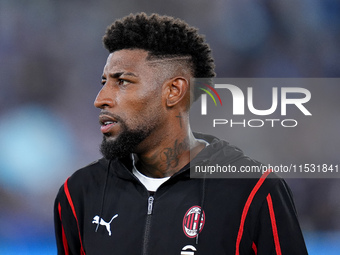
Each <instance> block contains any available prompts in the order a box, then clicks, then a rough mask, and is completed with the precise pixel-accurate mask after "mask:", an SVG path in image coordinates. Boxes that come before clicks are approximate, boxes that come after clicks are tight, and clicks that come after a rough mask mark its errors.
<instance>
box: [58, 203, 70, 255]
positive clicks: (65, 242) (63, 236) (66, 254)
mask: <svg viewBox="0 0 340 255" xmlns="http://www.w3.org/2000/svg"><path fill="white" fill-rule="evenodd" d="M58 212H59V218H60V222H61V233H62V234H61V235H62V241H63V246H64V251H65V255H69V253H68V244H67V239H66V235H65V231H64V226H63V223H62V220H61V206H60V203H58Z"/></svg>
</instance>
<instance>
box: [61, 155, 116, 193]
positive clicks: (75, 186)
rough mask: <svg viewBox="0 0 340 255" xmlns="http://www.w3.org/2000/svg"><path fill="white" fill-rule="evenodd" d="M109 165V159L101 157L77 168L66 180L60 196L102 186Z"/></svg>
mask: <svg viewBox="0 0 340 255" xmlns="http://www.w3.org/2000/svg"><path fill="white" fill-rule="evenodd" d="M108 167H109V161H108V160H106V159H104V158H101V159H99V160H96V161H94V162H92V163H90V164H88V165H87V166H84V167H82V168H80V169H78V170H76V171H75V172H74V173H73V174H72V175H71V176H70V177H69V178H67V179H66V180H65V182H64V183H63V185H62V186H61V188H60V190H59V194H58V196H62V195H64V193H65V192H66V193H67V192H69V193H70V194H71V195H74V194H79V193H83V192H84V191H86V190H89V189H93V188H95V187H98V186H100V185H101V183H102V182H103V181H104V180H105V177H106V173H107V171H108Z"/></svg>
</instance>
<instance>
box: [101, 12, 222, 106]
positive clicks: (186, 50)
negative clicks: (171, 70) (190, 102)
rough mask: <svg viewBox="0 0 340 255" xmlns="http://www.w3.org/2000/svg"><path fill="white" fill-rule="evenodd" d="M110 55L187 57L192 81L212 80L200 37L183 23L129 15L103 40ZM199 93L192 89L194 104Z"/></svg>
mask: <svg viewBox="0 0 340 255" xmlns="http://www.w3.org/2000/svg"><path fill="white" fill-rule="evenodd" d="M103 43H104V46H105V48H106V49H107V50H108V51H109V52H110V53H112V52H114V51H117V50H122V49H143V50H146V51H148V52H149V57H151V58H161V59H162V58H168V57H169V58H174V57H183V56H186V57H190V62H191V63H190V67H191V68H192V70H191V71H192V74H193V77H195V78H211V77H214V76H215V71H214V67H215V65H214V60H213V58H212V56H211V49H210V47H209V45H208V44H207V43H206V42H205V40H204V36H203V35H200V34H198V30H197V29H196V28H194V27H191V26H189V25H188V24H187V23H185V22H184V21H183V20H180V19H175V18H173V17H170V16H160V15H158V14H152V15H150V16H148V15H147V14H145V13H138V14H130V15H129V16H126V17H124V18H122V19H120V20H116V21H115V22H114V23H113V24H112V25H110V26H109V27H108V28H107V30H106V33H105V35H104V37H103ZM200 92H201V90H199V89H194V99H195V100H196V99H197V98H198V97H199V96H200V94H201V93H200Z"/></svg>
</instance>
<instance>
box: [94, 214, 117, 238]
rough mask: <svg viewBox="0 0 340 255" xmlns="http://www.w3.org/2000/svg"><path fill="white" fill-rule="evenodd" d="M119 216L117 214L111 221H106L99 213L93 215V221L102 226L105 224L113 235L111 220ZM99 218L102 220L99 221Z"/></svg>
mask: <svg viewBox="0 0 340 255" xmlns="http://www.w3.org/2000/svg"><path fill="white" fill-rule="evenodd" d="M117 217H118V214H116V215H115V216H113V217H112V219H111V220H110V221H109V222H106V221H105V220H103V219H102V218H100V217H99V216H98V215H96V216H94V217H93V221H92V223H94V224H97V225H98V224H100V225H102V226H105V227H106V230H107V232H109V236H111V226H110V224H111V222H112V221H113V220H114V219H115V218H117ZM99 219H100V222H99Z"/></svg>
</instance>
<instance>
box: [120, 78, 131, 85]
mask: <svg viewBox="0 0 340 255" xmlns="http://www.w3.org/2000/svg"><path fill="white" fill-rule="evenodd" d="M129 83H130V82H129V81H127V80H124V79H118V81H117V84H118V85H119V86H126V85H128V84H129Z"/></svg>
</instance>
